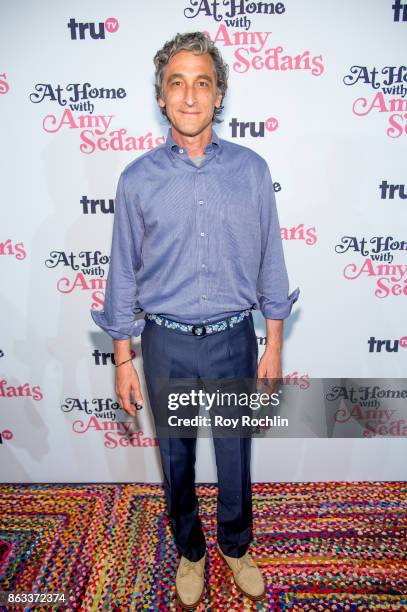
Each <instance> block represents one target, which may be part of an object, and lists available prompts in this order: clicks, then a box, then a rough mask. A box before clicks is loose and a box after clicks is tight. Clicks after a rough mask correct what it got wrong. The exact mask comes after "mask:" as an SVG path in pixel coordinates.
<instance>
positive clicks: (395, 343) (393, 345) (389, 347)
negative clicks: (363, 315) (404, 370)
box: [367, 336, 407, 353]
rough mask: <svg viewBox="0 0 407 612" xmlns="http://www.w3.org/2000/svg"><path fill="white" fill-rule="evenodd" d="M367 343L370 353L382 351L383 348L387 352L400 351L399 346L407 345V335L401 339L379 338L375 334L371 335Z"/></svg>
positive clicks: (404, 346)
mask: <svg viewBox="0 0 407 612" xmlns="http://www.w3.org/2000/svg"><path fill="white" fill-rule="evenodd" d="M367 343H368V345H369V353H381V352H382V348H383V349H384V350H385V351H386V353H398V350H399V348H406V347H407V336H403V337H402V338H400V340H378V339H377V338H375V337H374V336H370V338H369V340H368V341H367Z"/></svg>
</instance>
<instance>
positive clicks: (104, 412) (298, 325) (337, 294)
mask: <svg viewBox="0 0 407 612" xmlns="http://www.w3.org/2000/svg"><path fill="white" fill-rule="evenodd" d="M0 11H1V19H0V31H1V35H0V41H1V42H0V44H1V47H2V52H1V56H0V108H1V112H0V124H1V145H2V146H1V155H2V163H1V170H2V173H1V174H2V178H1V187H2V189H1V192H2V207H1V210H2V214H1V231H0V256H1V257H0V265H1V284H0V291H1V334H0V466H1V468H0V470H1V471H0V478H1V480H2V481H16V482H17V481H18V482H31V481H38V482H47V481H49V482H51V481H59V482H63V481H65V482H70V481H71V482H81V481H88V482H110V481H112V482H115V481H119V482H120V481H123V482H125V481H126V482H128V481H146V482H159V481H160V479H161V472H160V463H159V456H158V450H157V440H156V438H155V435H154V434H155V432H154V427H153V422H152V418H151V413H150V408H149V406H148V404H146V406H145V407H144V408H143V410H141V411H139V413H138V414H137V418H136V419H133V418H130V417H128V416H127V414H126V413H124V411H123V410H122V409H121V408H120V406H119V404H118V400H117V397H116V395H115V392H114V367H113V343H112V340H111V338H110V337H109V336H107V335H106V334H104V333H103V332H102V331H101V330H100V329H99V328H98V327H97V326H96V325H95V324H94V322H93V320H92V318H91V315H90V310H91V309H95V310H100V309H102V308H103V300H104V289H105V284H106V277H107V272H108V268H109V254H110V244H111V232H112V223H113V215H114V206H115V200H114V196H115V191H116V185H117V180H118V177H119V175H120V173H121V171H122V170H123V168H124V167H125V166H126V165H127V164H128V163H129V162H130V161H131V160H133V159H134V158H136V157H137V156H139V155H141V154H142V153H144V152H146V151H149V150H151V149H152V148H153V147H155V146H157V145H159V144H161V143H162V142H163V140H164V138H165V135H166V133H167V128H168V125H167V124H166V122H165V120H164V119H163V117H162V115H161V114H160V112H159V109H158V107H157V104H156V101H155V98H154V89H153V77H154V66H153V56H154V54H155V52H156V51H157V49H159V48H160V47H161V46H162V45H163V43H164V42H165V41H167V40H168V39H170V38H172V36H173V35H174V34H176V33H177V32H186V31H194V30H204V31H206V32H207V33H208V34H209V36H210V37H211V38H212V39H213V40H214V41H215V42H216V44H217V45H218V47H219V49H220V51H221V52H222V54H223V56H224V58H225V60H226V61H227V62H228V64H229V68H230V78H229V90H228V94H227V98H226V99H225V110H224V114H223V123H222V124H220V125H219V126H218V127H217V128H216V129H217V131H218V134H219V136H220V137H222V138H224V139H228V140H231V141H233V142H235V143H238V144H242V145H246V146H249V147H251V148H253V149H254V150H255V151H257V152H258V153H259V154H260V155H262V156H263V157H264V158H265V159H266V160H267V161H268V163H269V165H270V169H271V174H272V178H273V182H274V190H275V193H276V200H277V206H278V211H279V217H280V224H281V232H282V238H283V244H284V251H285V256H286V263H287V268H288V272H289V277H290V290H293V289H294V288H295V287H297V286H298V287H300V289H301V295H300V298H299V300H298V302H297V303H296V304H295V305H294V308H293V311H292V314H291V316H290V318H289V319H288V320H287V321H286V324H285V346H284V360H283V375H284V377H285V378H286V379H287V380H288V379H290V380H292V381H297V382H296V384H301V385H302V388H303V389H304V390H305V391H306V390H307V387H308V386H310V384H311V381H312V379H313V378H317V377H345V378H346V377H352V378H354V379H364V378H367V377H372V378H373V377H376V378H384V377H387V378H392V379H394V381H395V382H394V385H395V386H400V379H401V378H402V377H403V376H405V375H406V371H407V370H406V355H407V348H406V346H407V336H406V334H407V327H406V297H407V258H406V252H407V237H406V227H407V224H406V221H407V214H406V209H407V184H406V183H407V173H406V161H407V67H406V65H405V63H406V52H407V3H403V2H400V0H380V1H376V2H372V1H371V0H360V1H359V2H356V3H355V2H352V1H351V0H344V1H342V2H326V1H325V0H284V1H281V2H258V1H257V0H253V1H252V0H171V2H169V1H166V0H150V1H149V2H143V1H142V0H140V1H135V0H120V1H119V2H107V1H102V0H88V1H87V2H81V1H79V0H74V1H73V0H71V1H70V2H55V1H53V0H42V1H40V2H31V1H30V0H20V1H19V2H15V1H14V0H3V1H2V3H1V7H0ZM157 290H159V288H157ZM255 324H256V331H257V336H258V341H259V348H260V355H261V354H262V351H263V348H264V339H265V324H264V320H263V319H262V317H261V315H260V314H259V313H256V314H255ZM133 348H134V351H135V355H136V358H135V362H134V363H135V366H136V367H137V369H138V371H139V373H140V377H141V380H142V384H143V390H144V395H145V396H146V395H147V393H146V390H145V386H144V381H143V368H142V361H141V357H140V338H134V339H133ZM396 379H397V380H396ZM359 408H360V407H359ZM382 413H385V411H384V410H383V411H382ZM359 416H360V418H361V419H362V420H363V418H364V416H363V414H361V415H359ZM376 416H378V418H379V417H380V418H381V419H382V421H383V422H382V425H383V427H384V429H383V428H382V429H381V430H380V431H387V432H389V431H392V432H393V433H394V435H392V436H386V437H381V436H380V435H374V432H375V431H376V433H377V432H379V433H380V431H379V429H377V428H376V429H374V428H373V429H372V428H371V427H370V428H367V430H366V435H365V436H361V437H360V438H353V439H350V438H346V437H345V436H344V437H341V436H340V435H338V430H336V434H335V438H327V437H323V438H316V437H311V438H304V439H300V438H284V439H278V437H276V438H273V439H256V440H254V443H253V472H252V474H253V480H255V481H295V480H298V481H300V480H330V479H346V480H360V479H371V480H380V479H390V480H391V479H394V480H396V479H404V478H405V476H406V473H405V448H406V441H405V438H403V437H402V435H401V434H402V433H403V431H404V435H405V433H406V429H405V428H404V429H403V427H400V424H399V425H398V426H397V427H393V429H391V428H390V427H387V429H386V422H387V424H389V423H390V424H391V415H386V414H380V415H376ZM386 419H387V421H386ZM338 426H340V424H338ZM339 433H340V430H339ZM215 479H216V471H215V467H214V457H213V449H212V440H210V439H199V441H198V457H197V480H198V481H214V480H215Z"/></svg>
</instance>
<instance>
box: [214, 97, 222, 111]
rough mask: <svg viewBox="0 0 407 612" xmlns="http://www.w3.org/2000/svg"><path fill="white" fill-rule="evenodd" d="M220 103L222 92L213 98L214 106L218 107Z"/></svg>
mask: <svg viewBox="0 0 407 612" xmlns="http://www.w3.org/2000/svg"><path fill="white" fill-rule="evenodd" d="M221 103H222V94H219V95H218V96H216V99H215V106H216V108H219V106H220V105H221Z"/></svg>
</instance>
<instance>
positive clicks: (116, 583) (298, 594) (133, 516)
mask: <svg viewBox="0 0 407 612" xmlns="http://www.w3.org/2000/svg"><path fill="white" fill-rule="evenodd" d="M197 493H198V497H199V501H200V514H201V518H202V522H203V527H204V530H205V534H206V538H207V547H208V549H207V568H206V569H207V571H206V597H205V601H204V602H203V603H202V604H201V605H200V606H199V608H197V610H198V611H200V612H202V611H203V610H213V611H218V610H227V611H228V612H229V611H240V610H278V611H280V610H337V611H342V610H349V611H353V610H364V611H365V610H374V611H376V610H407V564H406V559H407V546H406V542H407V537H406V536H407V512H406V510H407V485H406V483H403V482H321V483H268V484H253V512H254V532H255V540H254V541H253V543H252V546H251V549H250V550H251V552H252V554H253V556H254V558H255V559H256V560H257V562H258V564H259V566H260V567H261V568H262V571H263V573H264V576H265V578H266V580H267V584H268V586H267V599H266V600H265V601H264V602H262V603H257V604H256V603H253V602H251V601H250V600H248V599H247V598H246V597H244V596H243V595H241V594H240V593H239V591H238V590H237V589H236V587H235V586H234V583H233V578H232V576H231V574H229V573H227V572H226V573H225V567H224V565H223V563H222V561H221V560H220V558H219V556H218V553H217V551H216V540H215V537H216V494H217V488H216V485H212V484H210V485H198V486H197ZM177 564H178V555H177V552H176V548H175V545H174V542H173V540H172V536H171V532H170V526H169V521H168V518H167V514H166V509H165V501H164V497H163V490H162V487H161V485H145V484H134V485H130V484H121V485H105V484H93V485H66V484H60V485H58V484H57V485H51V484H36V485H15V484H0V590H3V591H25V592H36V593H39V592H48V593H51V592H52V593H55V592H58V591H61V590H62V591H65V592H66V593H67V594H69V597H70V603H69V605H67V606H65V607H64V606H62V607H59V608H57V609H61V610H64V609H65V610H66V609H68V610H86V611H93V610H103V611H104V610H114V611H116V610H157V611H160V612H161V611H164V610H180V608H179V606H178V604H177V603H176V599H175V588H174V580H175V572H176V569H177ZM2 609H5V608H2ZM8 609H9V610H13V609H14V610H43V611H44V610H51V609H52V608H51V607H50V606H44V607H38V606H32V607H25V608H23V607H21V606H20V607H17V608H8ZM54 609H55V608H54Z"/></svg>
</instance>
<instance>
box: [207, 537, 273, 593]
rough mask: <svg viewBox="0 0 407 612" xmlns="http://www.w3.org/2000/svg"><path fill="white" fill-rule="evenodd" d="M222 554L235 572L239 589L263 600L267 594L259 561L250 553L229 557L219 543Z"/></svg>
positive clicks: (234, 575)
mask: <svg viewBox="0 0 407 612" xmlns="http://www.w3.org/2000/svg"><path fill="white" fill-rule="evenodd" d="M218 551H219V554H220V556H221V557H222V558H223V559H224V560H225V561H226V563H227V564H228V566H229V567H230V569H231V570H232V572H233V578H234V579H235V584H236V586H237V588H238V589H239V591H241V593H243V595H246V597H249V599H252V600H253V601H261V600H262V599H264V597H265V595H266V588H265V585H264V579H263V576H262V574H261V572H260V570H259V568H258V567H257V563H256V562H255V561H254V560H253V559H252V558H251V556H250V554H249V553H246V554H245V555H243V557H239V558H236V557H229V556H228V555H225V554H224V553H223V552H222V550H221V549H220V546H219V544H218Z"/></svg>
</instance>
